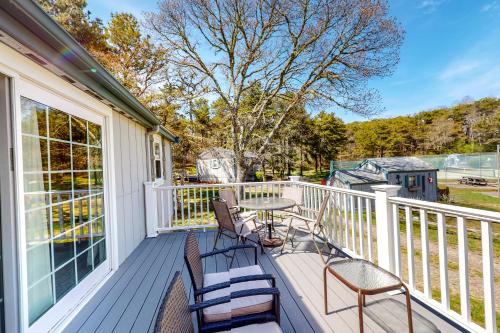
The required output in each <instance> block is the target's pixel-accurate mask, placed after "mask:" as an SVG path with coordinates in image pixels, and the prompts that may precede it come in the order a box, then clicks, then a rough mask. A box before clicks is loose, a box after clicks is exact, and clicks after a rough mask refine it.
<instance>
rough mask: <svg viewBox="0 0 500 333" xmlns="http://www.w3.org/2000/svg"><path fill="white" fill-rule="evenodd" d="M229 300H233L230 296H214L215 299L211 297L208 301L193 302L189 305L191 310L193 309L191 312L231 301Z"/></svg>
mask: <svg viewBox="0 0 500 333" xmlns="http://www.w3.org/2000/svg"><path fill="white" fill-rule="evenodd" d="M229 302H231V297H230V296H222V297H219V298H214V299H211V300H208V301H203V302H199V303H195V304H192V305H190V306H189V311H191V312H194V311H199V310H203V309H206V308H209V307H211V306H216V305H220V304H224V303H229Z"/></svg>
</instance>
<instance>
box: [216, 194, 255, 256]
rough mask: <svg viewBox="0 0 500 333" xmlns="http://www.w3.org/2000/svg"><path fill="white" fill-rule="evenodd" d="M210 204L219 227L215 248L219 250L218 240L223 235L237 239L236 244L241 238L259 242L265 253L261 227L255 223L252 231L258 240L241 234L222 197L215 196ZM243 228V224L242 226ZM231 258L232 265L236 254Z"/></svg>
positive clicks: (244, 240) (243, 240)
mask: <svg viewBox="0 0 500 333" xmlns="http://www.w3.org/2000/svg"><path fill="white" fill-rule="evenodd" d="M210 204H211V206H212V209H213V210H214V214H215V219H216V220H217V224H218V225H219V228H218V230H217V234H216V235H215V242H214V248H213V249H214V250H217V241H218V240H219V239H220V238H221V237H222V236H226V237H229V238H230V239H231V240H234V239H236V246H238V244H239V243H240V240H241V241H242V242H243V243H245V242H246V241H250V242H252V243H254V244H257V245H258V246H259V247H260V252H261V253H264V246H263V245H262V240H261V239H260V237H261V235H260V234H259V228H258V227H257V225H256V224H255V229H254V231H252V234H256V235H257V241H254V240H253V239H251V238H248V237H244V236H240V235H239V233H238V231H237V230H236V225H235V224H234V219H233V216H234V214H232V213H231V211H230V210H229V207H228V205H227V203H226V201H225V200H224V199H222V198H213V199H210ZM248 219H253V217H249V218H248ZM241 228H243V224H242V226H241ZM230 258H231V265H232V263H233V260H234V254H233V256H232V257H230Z"/></svg>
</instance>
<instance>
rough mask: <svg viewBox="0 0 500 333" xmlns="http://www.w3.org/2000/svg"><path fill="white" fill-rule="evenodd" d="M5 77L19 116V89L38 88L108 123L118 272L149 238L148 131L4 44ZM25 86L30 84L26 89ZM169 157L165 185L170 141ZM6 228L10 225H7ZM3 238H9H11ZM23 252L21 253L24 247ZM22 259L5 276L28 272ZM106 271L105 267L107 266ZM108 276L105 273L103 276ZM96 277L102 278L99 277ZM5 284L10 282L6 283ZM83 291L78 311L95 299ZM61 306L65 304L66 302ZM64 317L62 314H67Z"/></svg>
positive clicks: (111, 227) (0, 56) (112, 251)
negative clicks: (146, 199) (146, 188)
mask: <svg viewBox="0 0 500 333" xmlns="http://www.w3.org/2000/svg"><path fill="white" fill-rule="evenodd" d="M0 73H3V74H5V75H7V76H9V77H10V78H11V79H12V82H13V87H14V94H13V98H14V101H13V102H14V103H13V104H14V105H15V106H14V110H16V111H15V112H17V113H19V112H20V111H19V103H20V102H19V100H18V99H19V94H20V90H19V89H20V88H19V87H20V86H22V87H24V86H26V85H27V84H29V85H33V86H36V87H39V89H40V91H46V92H47V94H51V96H55V99H56V100H60V101H61V103H63V102H64V103H66V104H68V103H69V104H72V105H75V106H77V107H78V108H81V109H85V110H88V111H89V112H94V113H95V114H97V115H100V116H102V117H104V119H105V120H104V123H105V126H104V127H103V130H104V131H106V133H105V138H106V142H107V148H106V149H105V150H106V156H105V157H104V159H105V163H106V165H107V170H108V171H107V173H106V174H107V177H108V178H107V183H106V186H107V190H106V191H107V193H109V200H108V201H107V203H108V205H107V206H106V207H105V210H107V211H108V213H107V214H108V215H107V216H108V217H109V219H108V223H107V228H108V232H109V242H110V243H109V252H108V254H109V257H108V258H109V260H110V267H111V269H116V268H118V266H119V265H120V264H121V263H122V262H123V261H124V260H125V259H126V258H127V256H128V255H129V254H130V253H131V252H132V251H133V250H134V249H135V248H136V247H137V246H138V245H139V243H140V242H141V241H142V240H143V239H144V237H145V235H146V228H145V204H144V186H143V183H144V182H145V181H147V180H148V168H147V152H146V144H145V138H146V132H147V129H146V128H144V127H143V126H142V125H140V124H138V123H137V122H135V121H134V120H132V119H130V118H128V117H126V116H124V115H122V114H120V113H118V112H116V111H113V110H112V109H111V108H110V107H109V106H108V105H106V104H104V103H103V102H101V101H100V100H98V99H96V98H94V97H92V96H90V95H88V94H87V93H85V92H83V91H81V90H80V89H78V88H76V87H75V86H73V85H72V84H70V83H68V82H66V81H65V80H63V79H61V78H60V77H58V76H57V75H55V74H53V73H51V72H50V71H48V70H47V69H45V68H43V67H42V66H40V65H38V64H36V63H35V62H33V61H32V60H30V59H28V58H26V57H25V56H23V55H22V54H20V53H18V52H16V51H15V50H13V49H12V48H10V47H9V46H7V45H5V44H2V43H0ZM23 82H27V83H26V84H24V83H23ZM21 83H22V84H21ZM23 89H26V88H23ZM37 89H38V88H37ZM24 91H26V90H24ZM40 102H42V103H43V102H44V100H41V101H40ZM69 104H68V105H69ZM17 121H18V120H17ZM13 131H15V132H16V133H14V135H16V136H18V135H20V133H17V132H18V129H17V128H16V129H13ZM18 145H19V143H18V142H17V146H16V147H18ZM165 152H166V153H168V156H166V160H167V163H168V164H169V165H167V166H166V168H165V169H164V170H166V171H167V172H165V173H166V175H164V177H165V179H171V165H172V164H171V149H170V142H168V141H166V140H165ZM20 161H21V160H19V158H18V161H17V162H16V163H20ZM21 162H22V161H21ZM16 177H17V176H16ZM19 206H20V205H19ZM16 210H18V211H19V212H17V213H15V214H14V215H17V216H22V215H23V214H22V209H21V208H16ZM2 222H3V223H7V222H6V221H2ZM13 223H15V224H16V225H17V224H20V221H13ZM4 236H5V237H7V235H4ZM7 240H8V242H16V243H17V242H19V240H18V239H12V237H10V238H9V239H5V238H4V242H3V243H4V244H7ZM18 248H21V246H19V247H18ZM23 256H25V254H22V255H21V257H19V256H17V257H16V258H13V259H14V260H15V261H16V262H15V264H16V265H18V267H4V272H6V273H9V274H11V273H12V274H13V276H14V275H16V273H15V272H16V271H17V269H19V268H21V269H24V268H23V264H22V263H23V262H25V259H22V258H24V257H23ZM20 258H21V259H22V260H21V259H20ZM7 262H9V261H8V260H4V263H7ZM103 268H105V267H104V266H103ZM103 273H105V271H104V270H103ZM99 274H100V273H99ZM105 274H106V273H105ZM101 275H102V274H101ZM95 276H96V277H97V275H95ZM102 276H104V275H102ZM6 279H8V277H6ZM22 279H23V281H24V279H25V275H23V278H22ZM88 282H89V283H90V282H91V281H90V280H89V281H88ZM23 283H24V282H21V283H20V284H21V285H22V286H23V285H24V284H23ZM82 284H83V283H82ZM23 288H24V287H23ZM79 288H80V289H79ZM81 288H84V286H82V285H79V286H77V287H76V288H74V290H72V291H71V292H70V294H71V295H72V296H70V294H68V297H70V298H72V299H74V300H78V301H80V305H79V306H83V303H84V300H85V299H88V297H90V296H91V293H89V292H88V291H86V292H84V293H81V292H80V290H82V289H81ZM15 293H16V292H15V291H14V294H15ZM14 294H13V296H14V297H16V298H19V300H20V303H21V304H22V305H21V307H22V309H21V310H20V312H21V317H22V318H23V319H21V321H22V322H21V323H19V322H18V321H17V320H16V322H17V323H14V324H18V323H19V324H20V325H21V327H24V328H26V327H27V326H26V325H27V323H26V318H27V307H26V304H27V300H26V298H27V296H26V292H25V291H22V290H21V291H19V294H18V295H17V296H15V295H14ZM80 294H81V295H80ZM61 301H64V298H63V299H62V300H61ZM61 303H66V302H61ZM11 305H12V303H11ZM60 305H66V304H60ZM68 305H69V304H68ZM79 306H77V307H75V306H74V305H71V306H70V307H66V312H67V311H68V309H73V310H74V311H76V310H77V309H78V307H79ZM54 309H55V307H54ZM57 311H59V310H57ZM59 312H60V314H62V308H61V311H59ZM72 313H73V312H72ZM54 314H55V313H54ZM64 316H65V317H66V320H69V319H70V318H71V314H70V313H65V314H64ZM42 318H43V317H42ZM7 321H8V322H9V323H10V322H11V321H10V318H9V319H7ZM59 325H64V323H63V321H61V322H59ZM15 330H17V329H15Z"/></svg>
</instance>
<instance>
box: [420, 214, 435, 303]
mask: <svg viewBox="0 0 500 333" xmlns="http://www.w3.org/2000/svg"><path fill="white" fill-rule="evenodd" d="M420 235H421V240H422V266H423V267H422V269H423V278H424V294H425V296H426V297H428V298H432V289H431V271H430V262H429V261H430V260H429V259H430V258H429V257H430V253H429V224H428V221H427V211H426V210H425V209H420Z"/></svg>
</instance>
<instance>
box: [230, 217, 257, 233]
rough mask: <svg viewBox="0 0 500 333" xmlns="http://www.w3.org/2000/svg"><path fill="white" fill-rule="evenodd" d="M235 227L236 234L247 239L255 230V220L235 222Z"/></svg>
mask: <svg viewBox="0 0 500 333" xmlns="http://www.w3.org/2000/svg"><path fill="white" fill-rule="evenodd" d="M234 226H235V228H236V233H237V234H238V235H240V236H243V237H247V236H248V235H250V234H251V233H252V230H254V229H255V224H254V221H253V220H250V221H246V222H243V221H241V220H238V221H235V222H234Z"/></svg>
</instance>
